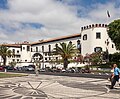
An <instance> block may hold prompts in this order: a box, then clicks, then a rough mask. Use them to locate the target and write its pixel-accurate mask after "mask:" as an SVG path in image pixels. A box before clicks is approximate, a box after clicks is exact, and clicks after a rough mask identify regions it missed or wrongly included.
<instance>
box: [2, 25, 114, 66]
mask: <svg viewBox="0 0 120 99" xmlns="http://www.w3.org/2000/svg"><path fill="white" fill-rule="evenodd" d="M60 42H61V43H62V42H65V43H72V44H75V45H76V49H79V50H80V54H82V55H83V56H85V55H86V54H91V53H93V52H97V51H99V50H101V51H106V50H108V52H109V53H115V52H116V48H115V45H114V43H113V42H112V41H111V39H110V38H109V36H108V34H107V25H106V24H92V25H89V26H84V27H81V31H80V33H78V34H74V35H69V36H64V37H59V38H54V39H49V40H39V41H38V42H34V43H29V42H27V41H25V42H23V43H19V44H4V45H6V46H7V47H9V49H10V50H12V51H13V52H14V56H11V57H7V65H8V64H9V63H10V62H16V63H17V66H26V65H31V64H34V62H35V61H39V62H40V66H41V68H45V67H46V66H51V65H53V64H52V63H51V61H52V60H57V59H60V58H61V57H60V56H54V55H52V54H51V52H52V51H53V49H54V48H55V47H56V46H59V43H60ZM2 62H3V60H2V58H1V57H0V63H1V64H2ZM54 65H55V64H54ZM56 65H57V64H56ZM69 65H70V64H69Z"/></svg>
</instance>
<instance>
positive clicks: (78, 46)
mask: <svg viewBox="0 0 120 99" xmlns="http://www.w3.org/2000/svg"><path fill="white" fill-rule="evenodd" d="M77 49H78V50H79V51H80V53H81V44H80V40H78V41H77Z"/></svg>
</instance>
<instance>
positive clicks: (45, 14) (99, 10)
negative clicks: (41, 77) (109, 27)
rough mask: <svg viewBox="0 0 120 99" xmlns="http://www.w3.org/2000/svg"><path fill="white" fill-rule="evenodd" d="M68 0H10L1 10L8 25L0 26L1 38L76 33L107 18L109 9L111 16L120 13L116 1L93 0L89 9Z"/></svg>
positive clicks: (0, 18)
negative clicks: (97, 0)
mask: <svg viewBox="0 0 120 99" xmlns="http://www.w3.org/2000/svg"><path fill="white" fill-rule="evenodd" d="M68 1H69V2H68ZM68 1H67V3H66V2H63V1H62V2H61V1H60V0H58V1H57V0H8V3H7V5H8V9H1V10H0V23H1V24H2V26H3V27H4V28H3V27H0V31H1V33H2V35H3V36H1V38H2V39H4V40H6V41H9V42H23V41H24V40H28V41H31V42H32V41H33V42H34V41H37V40H40V39H48V38H54V37H58V36H64V35H70V34H76V33H80V27H81V26H84V25H88V24H92V23H104V22H106V20H107V14H106V11H107V10H109V11H110V14H111V20H112V19H115V18H117V17H118V16H119V15H120V14H119V12H117V11H119V10H120V7H119V6H118V7H116V3H113V2H108V3H105V4H100V3H97V4H92V5H91V6H90V8H89V9H86V7H84V6H82V5H81V3H80V2H79V6H78V5H77V6H76V5H72V3H73V0H68ZM70 2H72V3H70ZM87 6H88V5H87ZM87 8H88V7H87ZM78 10H79V11H78ZM108 21H110V20H108ZM35 26H36V27H37V26H38V27H37V28H35ZM0 42H1V43H2V41H0Z"/></svg>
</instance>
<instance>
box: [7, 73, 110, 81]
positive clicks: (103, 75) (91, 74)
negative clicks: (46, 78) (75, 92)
mask: <svg viewBox="0 0 120 99" xmlns="http://www.w3.org/2000/svg"><path fill="white" fill-rule="evenodd" d="M8 72H17V73H28V74H35V72H34V71H8ZM40 74H44V75H54V76H70V77H85V78H98V79H108V77H109V76H110V74H108V73H99V74H93V73H65V72H64V73H60V72H40Z"/></svg>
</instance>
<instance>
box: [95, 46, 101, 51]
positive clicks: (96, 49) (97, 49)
mask: <svg viewBox="0 0 120 99" xmlns="http://www.w3.org/2000/svg"><path fill="white" fill-rule="evenodd" d="M94 51H95V52H98V51H102V47H95V48H94Z"/></svg>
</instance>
